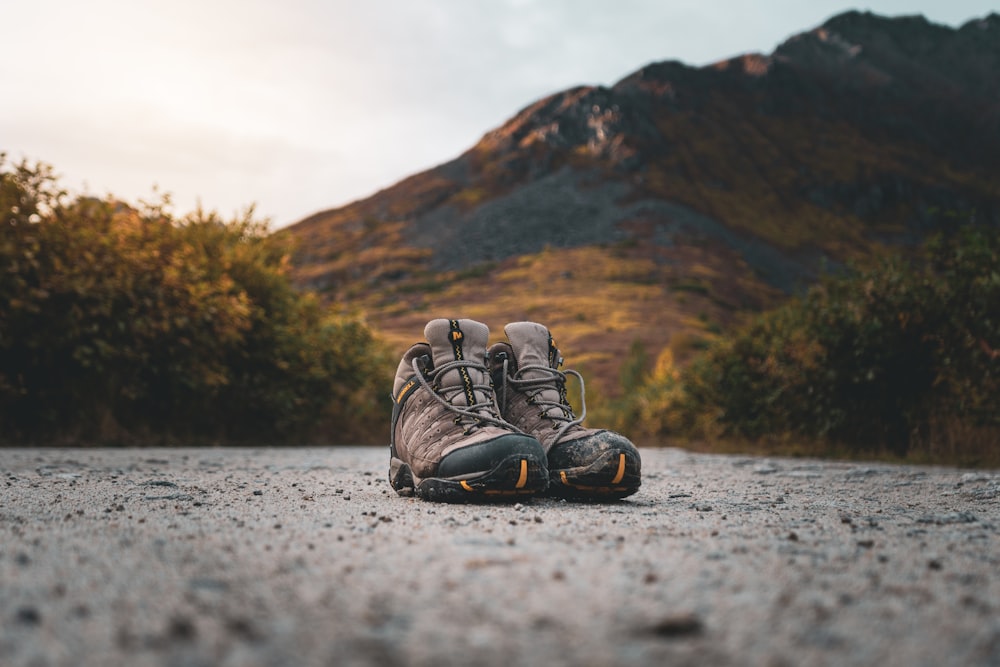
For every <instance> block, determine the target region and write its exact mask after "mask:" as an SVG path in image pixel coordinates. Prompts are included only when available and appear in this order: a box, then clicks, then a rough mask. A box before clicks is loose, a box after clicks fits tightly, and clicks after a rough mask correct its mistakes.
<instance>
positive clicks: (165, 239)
mask: <svg viewBox="0 0 1000 667" xmlns="http://www.w3.org/2000/svg"><path fill="white" fill-rule="evenodd" d="M168 208H169V200H168V199H167V198H163V199H162V200H161V201H159V202H154V203H146V202H142V203H140V204H138V205H135V206H133V205H129V204H127V203H124V202H120V201H117V200H115V199H114V198H111V197H109V198H107V199H103V200H101V199H95V198H92V197H82V196H81V197H76V198H70V197H68V196H67V195H66V193H65V192H63V191H61V190H60V189H59V185H58V183H57V179H56V178H55V177H54V175H53V172H52V169H51V167H49V166H47V165H44V164H29V163H28V162H27V161H22V162H21V163H19V164H12V163H10V162H9V161H8V160H7V159H6V157H5V156H0V215H2V228H0V273H2V279H0V439H2V440H3V441H4V442H6V443H8V444H10V443H17V444H31V443H45V444H92V443H93V444H171V443H185V444H192V443H230V442H258V443H271V444H283V443H298V444H302V443H307V442H331V441H334V442H351V441H358V440H374V439H375V438H376V437H377V436H376V432H377V433H379V434H381V431H383V430H384V429H383V428H382V427H383V426H384V425H383V421H384V420H383V419H381V412H382V410H381V408H382V407H383V406H382V403H383V400H382V399H383V396H382V394H383V393H385V391H386V390H385V387H384V376H385V375H386V374H387V373H388V372H389V370H388V369H389V367H390V366H389V365H390V361H389V359H388V357H387V355H386V353H385V351H384V349H383V347H382V346H381V344H380V343H379V341H378V340H377V339H375V338H374V337H373V336H372V334H371V332H370V331H369V330H368V328H367V327H366V326H365V324H364V323H363V322H362V321H361V320H359V319H358V318H356V317H351V316H348V315H346V314H344V313H339V312H335V311H332V310H330V309H328V308H324V307H321V306H320V304H319V302H318V301H317V300H316V299H315V298H314V297H313V296H312V295H310V294H307V293H302V292H300V291H297V290H295V289H294V288H293V287H292V286H291V282H290V280H289V278H288V275H287V274H288V266H287V262H288V255H289V252H290V248H289V247H287V242H286V241H283V240H281V239H280V238H278V237H277V236H275V235H271V234H268V229H267V224H266V223H264V222H261V221H257V220H255V219H254V217H253V210H252V209H250V210H248V211H247V212H246V214H245V215H244V216H242V217H240V218H239V219H236V220H231V221H223V220H221V219H220V218H219V217H218V215H217V214H215V213H206V212H204V211H201V210H198V211H195V212H194V213H192V214H190V215H188V216H186V217H183V218H180V219H175V218H174V217H172V216H171V214H170V213H169V212H168ZM376 414H378V416H379V418H375V417H374V416H375V415H376Z"/></svg>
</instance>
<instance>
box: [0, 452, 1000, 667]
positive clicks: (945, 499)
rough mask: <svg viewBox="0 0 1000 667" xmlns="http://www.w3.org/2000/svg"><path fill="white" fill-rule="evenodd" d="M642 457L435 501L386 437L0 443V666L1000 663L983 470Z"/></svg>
mask: <svg viewBox="0 0 1000 667" xmlns="http://www.w3.org/2000/svg"><path fill="white" fill-rule="evenodd" d="M642 457H643V471H644V478H643V482H644V483H643V487H642V489H641V490H640V491H639V493H638V494H636V495H635V496H633V497H632V498H629V499H627V500H625V501H621V502H617V503H611V504H576V503H567V502H558V501H554V500H548V499H537V500H533V501H528V502H524V503H523V504H508V505H460V506H452V505H436V504H431V503H426V502H422V501H419V500H415V499H409V498H400V497H398V496H396V495H395V493H393V492H392V491H391V490H390V489H389V486H388V483H387V482H386V481H385V472H386V468H387V462H388V455H387V452H386V451H385V450H384V449H382V448H374V449H373V448H355V447H351V448H329V449H325V448H303V449H204V450H201V449H155V450H150V449H142V450H130V449H97V450H93V449H87V450H65V449H43V450H28V449H0V665H4V666H5V667H7V666H9V667H15V666H21V665H24V666H29V665H30V666H36V665H37V666H43V665H101V666H106V665H157V666H158V665H166V666H173V665H178V666H181V665H185V666H186V665H192V666H200V665H232V666H247V667H251V666H258V665H259V666H271V665H274V666H277V665H383V666H389V665H459V664H462V665H466V664H476V663H478V664H482V665H526V666H527V665H547V666H549V667H551V666H558V665H664V664H672V665H827V664H829V665H875V664H878V665H1000V529H998V526H1000V471H967V470H957V469H948V468H930V467H915V466H893V465H885V464H868V463H843V462H821V461H815V460H809V459H777V458H767V459H764V458H752V457H740V456H711V455H701V454H692V453H688V452H685V451H682V450H677V449H645V450H643V451H642Z"/></svg>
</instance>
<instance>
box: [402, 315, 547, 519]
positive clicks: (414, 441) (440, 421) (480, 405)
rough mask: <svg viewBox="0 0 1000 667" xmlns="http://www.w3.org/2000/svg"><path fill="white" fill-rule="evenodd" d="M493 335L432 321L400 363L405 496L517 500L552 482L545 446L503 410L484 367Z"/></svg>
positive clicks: (478, 327) (480, 327)
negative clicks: (502, 414) (423, 340)
mask: <svg viewBox="0 0 1000 667" xmlns="http://www.w3.org/2000/svg"><path fill="white" fill-rule="evenodd" d="M489 335H490V332H489V329H487V328H486V325H485V324H481V323H479V322H475V321H473V320H445V319H439V320H432V321H431V322H428V323H427V326H426V328H425V329H424V336H426V338H427V340H428V341H429V343H417V344H416V345H414V346H413V347H411V348H410V349H409V350H408V351H407V352H406V354H404V355H403V359H402V361H400V362H399V368H398V369H397V370H396V380H395V382H394V384H393V388H392V399H393V410H392V435H391V440H390V444H389V449H390V455H391V459H390V463H389V483H390V484H391V485H392V488H394V489H395V490H396V492H397V493H399V494H400V495H402V496H406V495H412V494H413V493H414V492H415V493H416V494H417V495H418V496H420V497H421V498H423V499H424V500H437V501H444V502H463V501H470V500H482V499H492V498H497V499H501V498H504V497H508V496H509V497H512V498H517V497H524V496H530V495H532V494H536V493H538V492H539V491H542V490H544V489H545V487H546V485H547V484H548V470H547V469H546V465H545V461H546V459H545V450H544V449H542V446H541V444H539V442H538V441H537V440H535V438H533V437H531V436H530V435H525V434H524V433H521V432H519V431H518V430H517V429H515V428H514V427H513V426H511V425H510V424H508V423H507V422H506V421H504V420H503V419H502V418H501V417H500V414H499V413H498V411H497V404H496V398H495V395H494V393H493V386H492V384H491V382H490V376H489V372H488V371H487V368H486V366H485V364H484V362H485V360H486V343H487V341H488V340H489Z"/></svg>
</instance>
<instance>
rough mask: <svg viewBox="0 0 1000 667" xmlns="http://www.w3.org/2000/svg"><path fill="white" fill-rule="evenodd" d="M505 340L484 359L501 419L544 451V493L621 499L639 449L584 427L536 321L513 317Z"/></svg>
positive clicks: (633, 482) (631, 481) (634, 486)
mask: <svg viewBox="0 0 1000 667" xmlns="http://www.w3.org/2000/svg"><path fill="white" fill-rule="evenodd" d="M504 331H505V332H506V334H507V340H508V341H510V342H509V343H497V344H495V345H493V346H492V347H491V348H490V352H489V357H488V361H489V364H490V368H491V370H492V374H493V384H494V387H495V388H496V392H497V396H498V398H499V403H500V412H501V414H502V415H503V417H504V419H506V420H507V421H509V422H511V423H512V424H514V426H516V427H517V428H519V429H521V430H522V431H524V432H525V433H528V434H530V435H533V436H535V437H536V438H538V441H539V442H541V443H542V446H543V447H544V448H545V451H546V452H547V455H548V468H549V494H550V495H554V496H559V497H565V498H592V499H602V498H624V497H625V496H629V495H632V494H633V493H635V492H636V491H638V489H639V484H640V479H639V469H640V465H641V462H640V459H639V451H638V450H637V449H636V448H635V445H633V444H632V443H631V442H630V441H629V440H628V438H626V437H624V436H622V435H619V434H618V433H614V432H612V431H604V430H596V429H591V428H584V427H583V426H582V425H581V424H582V422H583V419H584V417H585V416H586V414H587V408H586V403H584V405H583V407H582V410H581V412H582V414H581V415H580V417H577V416H576V415H575V414H574V413H573V408H571V407H570V405H569V401H568V400H567V398H566V375H567V374H569V375H573V376H575V377H576V378H577V379H579V380H580V393H581V399H582V397H583V378H582V377H580V374H579V373H577V372H576V371H572V370H566V371H560V370H559V367H560V366H561V365H562V357H561V356H560V355H559V350H558V349H556V346H555V344H554V343H553V342H552V336H551V335H550V334H549V331H548V329H546V328H545V327H544V326H542V325H541V324H536V323H534V322H514V323H512V324H508V325H507V326H506V327H505V328H504Z"/></svg>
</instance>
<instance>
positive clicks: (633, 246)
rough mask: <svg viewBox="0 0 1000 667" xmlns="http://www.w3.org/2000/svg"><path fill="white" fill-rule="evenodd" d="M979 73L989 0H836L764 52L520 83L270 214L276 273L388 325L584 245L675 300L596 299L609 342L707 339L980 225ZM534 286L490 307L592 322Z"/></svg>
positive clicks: (994, 75) (996, 119)
mask: <svg viewBox="0 0 1000 667" xmlns="http://www.w3.org/2000/svg"><path fill="white" fill-rule="evenodd" d="M998 72H1000V15H998V14H996V13H993V14H989V15H988V16H986V17H983V18H981V19H974V20H972V21H969V22H967V23H966V24H964V25H963V26H961V27H960V28H950V27H947V26H940V25H937V24H934V23H931V22H929V21H927V20H926V19H924V18H923V17H919V16H908V17H897V18H887V17H882V16H878V15H875V14H871V13H867V12H846V13H843V14H840V15H837V16H834V17H832V18H831V19H829V20H828V21H826V22H824V23H823V24H822V25H821V26H818V27H816V28H814V29H812V30H808V31H805V32H802V33H799V34H797V35H793V36H792V37H790V38H789V39H788V40H786V41H785V42H783V43H782V44H780V45H779V46H778V47H777V48H776V49H775V50H774V52H773V53H771V54H769V55H763V54H753V53H751V54H744V55H741V56H737V57H735V58H730V59H727V60H723V61H720V62H717V63H713V64H710V65H706V66H703V67H691V66H688V65H685V64H683V63H680V62H677V61H669V60H668V61H662V62H657V63H651V64H649V65H647V66H645V67H642V68H639V69H638V70H636V71H635V72H632V73H631V74H628V75H626V76H624V77H623V78H622V79H620V80H619V81H618V82H616V83H615V84H613V85H612V86H608V87H604V86H577V87H574V88H570V89H567V90H564V91H560V92H557V93H554V94H552V95H550V96H547V97H545V98H542V99H540V100H536V101H535V102H532V103H531V104H529V105H527V106H525V107H524V108H523V109H521V110H520V111H518V112H517V113H516V114H514V115H513V116H512V117H511V119H510V120H509V121H507V122H506V123H504V124H502V125H501V126H500V127H497V128H495V129H493V130H491V131H489V132H486V133H485V134H484V135H483V137H482V138H481V139H480V141H479V142H477V143H476V144H475V145H474V146H473V147H471V148H470V149H469V150H467V151H466V152H464V153H462V154H461V155H459V156H458V157H456V158H455V159H453V160H450V161H448V162H446V163H444V164H442V165H439V166H437V167H434V168H431V169H428V170H425V171H423V172H420V173H418V174H414V175H413V176H411V177H409V178H406V179H404V180H402V181H400V182H399V183H396V184H394V185H392V186H390V187H388V188H386V189H384V190H381V191H379V192H378V193H376V194H374V195H372V196H371V197H368V198H365V199H362V200H358V201H356V202H352V203H350V204H348V205H347V206H344V207H340V208H337V209H331V210H328V211H321V212H319V213H317V214H315V215H313V216H310V217H308V218H306V219H304V220H303V221H301V222H299V223H296V224H295V225H292V226H291V227H289V228H286V233H289V234H292V235H293V236H295V237H296V238H297V239H298V240H299V241H300V248H301V249H300V251H299V252H298V253H297V254H296V256H295V258H294V260H293V262H294V265H295V276H296V279H297V280H298V281H299V283H300V284H302V285H303V286H308V287H312V288H315V289H317V290H319V291H320V292H321V293H323V294H325V295H326V297H327V298H329V299H331V300H336V301H338V302H342V303H347V304H354V305H357V306H358V307H360V308H362V309H363V310H365V312H366V313H368V315H369V317H370V319H371V320H372V321H373V322H374V323H375V324H376V325H378V327H379V328H380V329H383V330H385V331H386V332H387V333H388V334H389V336H390V338H392V337H393V336H397V335H398V336H400V339H401V337H402V335H403V333H402V332H403V330H404V329H407V328H411V327H414V326H415V322H416V320H417V319H419V318H421V317H424V316H425V315H426V316H430V315H431V314H432V313H439V312H442V311H444V310H446V309H449V308H450V309H453V310H454V309H463V308H468V307H469V306H468V304H469V301H470V300H477V299H478V300H479V301H482V302H484V303H486V304H487V306H488V304H489V303H490V302H491V301H495V300H497V299H499V298H500V297H498V296H496V295H494V294H492V293H491V287H492V286H493V285H496V284H500V283H504V282H505V279H504V276H506V275H515V274H517V273H518V271H519V268H518V267H519V266H521V265H522V264H524V263H526V264H532V265H533V264H536V263H537V262H539V261H540V259H539V258H541V257H542V256H544V257H545V261H546V262H548V263H552V264H555V265H558V266H562V267H563V268H562V269H561V272H557V273H556V274H554V275H555V276H559V275H563V274H566V273H569V274H572V275H573V276H574V280H576V281H588V280H590V278H589V277H587V275H586V273H585V272H584V271H583V270H582V267H580V266H577V265H576V264H575V262H578V261H579V260H580V258H581V257H584V256H586V257H588V258H589V260H588V261H590V262H591V263H593V264H600V263H602V262H603V261H605V260H607V261H608V262H611V263H612V264H614V263H616V262H617V263H619V264H621V263H626V264H631V265H633V266H643V267H645V269H644V270H643V271H640V272H639V273H640V274H641V275H639V277H638V278H636V277H635V276H633V279H630V280H626V281H625V282H626V283H629V284H631V285H633V287H635V290H636V293H639V292H642V293H643V294H645V292H644V291H643V290H642V289H639V288H640V287H642V286H644V285H647V284H654V285H656V286H658V288H659V290H660V292H659V296H657V297H652V296H649V295H647V297H648V298H649V299H650V303H647V304H645V305H644V306H643V308H642V309H640V310H645V311H647V312H648V311H649V310H650V309H651V308H661V309H665V310H670V311H671V312H673V313H674V315H675V316H671V317H669V318H666V319H667V320H669V322H670V326H672V327H674V329H672V330H671V331H665V332H657V331H646V330H645V329H643V327H642V326H641V324H636V323H637V322H640V321H641V319H642V312H633V311H634V310H635V309H633V311H628V312H626V311H627V304H613V307H612V306H611V305H609V306H608V307H609V308H612V310H614V309H615V308H617V309H618V310H614V313H616V314H614V315H608V316H609V317H611V318H612V319H615V320H616V321H620V323H621V326H620V327H616V331H614V332H612V333H614V334H615V335H614V336H612V339H611V340H609V341H605V342H604V343H602V345H603V344H606V345H608V346H610V347H609V350H610V351H609V352H608V355H609V356H610V357H612V358H614V357H616V356H617V357H619V358H620V356H621V355H622V354H623V353H624V350H625V348H627V347H628V345H629V344H630V343H631V342H633V341H629V340H628V336H629V335H631V334H630V324H629V323H632V324H634V325H635V326H634V327H632V328H633V329H634V331H638V332H639V333H638V334H637V336H636V338H635V339H636V340H639V341H640V342H643V343H644V344H645V345H647V346H648V347H650V349H652V350H660V349H663V348H665V347H668V346H670V345H671V344H672V343H671V341H672V340H673V338H674V336H675V334H677V333H678V332H680V333H682V334H686V335H695V336H696V337H697V336H701V337H702V338H704V337H710V336H711V335H713V333H712V332H713V331H717V330H719V329H720V328H724V327H725V326H728V325H729V324H731V323H732V322H734V321H737V320H739V319H740V318H741V317H742V316H743V315H744V314H745V313H747V312H752V311H754V310H757V309H759V308H762V307H766V306H768V305H769V304H773V303H775V302H777V301H778V300H780V299H781V298H783V297H782V296H781V295H782V294H789V293H793V292H795V291H796V290H797V289H800V288H801V287H802V286H804V285H807V284H809V283H810V282H812V281H813V280H815V278H816V276H817V275H818V274H819V273H820V272H821V271H822V270H823V269H824V267H830V266H837V265H839V264H840V263H843V262H847V261H851V260H853V259H857V258H863V257H865V256H868V255H870V254H872V253H874V252H878V249H879V248H882V247H884V246H886V245H893V246H895V245H903V246H907V245H912V244H914V243H916V242H918V241H919V240H920V239H922V238H924V237H926V235H927V234H928V233H930V232H932V231H934V230H935V229H939V228H941V227H942V225H947V224H951V223H950V220H951V218H952V217H953V216H954V215H959V216H974V217H975V219H976V220H977V221H980V222H986V223H989V224H998V223H1000V157H998V156H1000V92H998V91H1000V74H998ZM587 248H591V249H596V250H595V252H596V253H597V254H596V255H591V254H588V252H589V251H585V249H587ZM563 265H564V266H563ZM608 271H609V272H610V273H607V274H602V275H605V278H606V277H607V275H612V274H614V271H613V270H612V269H610V268H609V269H608ZM595 273H596V274H601V270H597V271H596V272H595ZM637 275H638V274H637ZM554 280H555V278H554ZM456 281H457V282H459V283H461V285H460V286H459V285H455V284H454V283H455V282H456ZM630 281H631V282H630ZM602 285H603V283H599V281H597V279H596V278H595V279H594V281H593V283H592V289H593V290H598V289H599V288H601V286H602ZM476 286H479V287H480V288H481V289H479V290H478V291H477V289H476ZM678 286H681V289H679V290H678ZM563 287H564V289H568V288H569V286H568V285H564V286H563ZM467 288H468V289H467ZM512 289H518V288H517V287H516V285H514V284H512ZM524 289H525V291H526V292H527V291H528V288H527V287H526V288H524ZM547 291H548V290H546V289H545V287H544V286H539V287H538V288H537V292H538V293H537V294H533V295H532V297H531V298H530V299H527V301H532V300H534V303H535V305H534V306H529V305H527V304H526V303H522V304H520V305H518V304H517V303H513V304H507V306H505V307H504V308H500V309H496V310H497V311H498V314H502V315H503V316H504V317H510V318H529V317H535V316H538V313H537V312H535V313H533V312H531V308H535V310H536V311H542V312H543V313H545V314H546V316H547V317H549V318H555V319H556V320H560V321H565V322H567V324H568V325H569V326H571V327H572V329H573V331H577V332H578V335H575V336H574V342H576V341H580V342H581V343H583V344H586V343H584V341H585V339H586V337H587V336H588V335H589V336H591V337H593V336H596V335H598V334H600V335H601V336H603V333H601V329H600V327H599V326H598V325H597V323H596V320H597V319H599V317H598V315H599V313H597V312H594V311H593V307H594V306H593V304H592V305H591V306H589V307H588V308H590V310H587V311H586V312H581V310H580V309H577V308H576V306H575V305H574V304H572V303H568V302H567V303H562V302H561V300H558V299H553V298H552V297H556V296H557V295H556V294H553V295H552V296H551V297H549V296H548V295H547V294H546V292H547ZM702 297H704V298H702ZM644 298H646V297H644ZM626 300H627V299H626ZM522 301H525V300H522ZM485 312H492V311H489V310H488V308H487V310H486V311H485ZM609 312H610V311H609ZM574 313H575V314H574ZM685 313H686V314H685ZM591 320H594V321H593V322H591ZM665 321H666V320H665ZM587 323H589V324H587ZM585 324H587V325H586V326H585ZM664 326H666V324H664ZM416 331H419V329H416ZM692 332H693V334H692ZM604 333H606V332H604ZM410 336H411V337H412V334H410ZM675 347H676V346H675ZM675 351H676V350H675ZM610 367H611V364H610V363H609V364H608V368H610Z"/></svg>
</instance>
